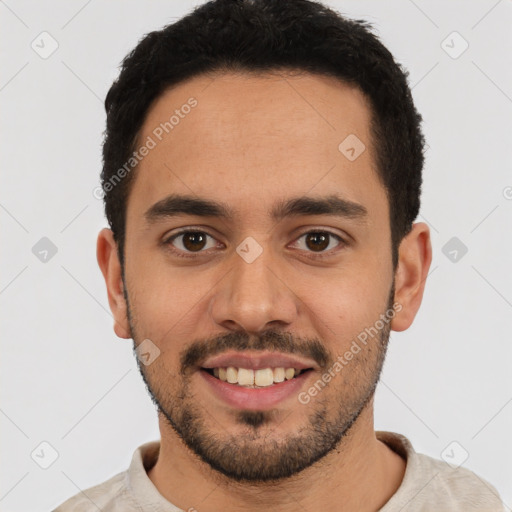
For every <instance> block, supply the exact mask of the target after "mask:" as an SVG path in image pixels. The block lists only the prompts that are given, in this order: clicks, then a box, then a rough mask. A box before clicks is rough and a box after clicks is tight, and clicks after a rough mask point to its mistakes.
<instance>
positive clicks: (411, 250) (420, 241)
mask: <svg viewBox="0 0 512 512" xmlns="http://www.w3.org/2000/svg"><path fill="white" fill-rule="evenodd" d="M431 262H432V246H431V242H430V230H429V227H428V226H427V224H425V223H424V222H418V223H415V224H413V227H412V229H411V231H410V232H409V233H408V234H407V235H406V236H405V237H404V239H403V240H402V242H401V244H400V248H399V256H398V266H397V270H396V273H395V299H394V302H395V303H397V304H399V305H400V306H399V308H400V311H399V313H398V314H397V315H396V316H395V317H394V318H393V320H392V322H391V329H393V330H394V331H405V330H406V329H408V328H409V327H410V325H411V324H412V322H413V320H414V317H415V316H416V313H417V312H418V309H419V307H420V305H421V300H422V298H423V291H424V289H425V282H426V278H427V275H428V270H429V268H430V264H431Z"/></svg>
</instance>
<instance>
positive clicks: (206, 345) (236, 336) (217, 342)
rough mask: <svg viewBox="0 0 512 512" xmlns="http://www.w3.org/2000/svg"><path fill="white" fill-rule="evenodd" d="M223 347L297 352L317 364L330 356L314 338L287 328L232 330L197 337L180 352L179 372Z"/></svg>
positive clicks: (188, 369) (196, 364) (323, 362)
mask: <svg viewBox="0 0 512 512" xmlns="http://www.w3.org/2000/svg"><path fill="white" fill-rule="evenodd" d="M227 350H237V351H240V352H241V351H243V350H260V351H264V350H267V351H270V352H283V353H285V354H295V355H301V356H304V357H307V358H310V359H312V360H313V361H315V362H316V363H317V364H318V366H320V368H324V367H327V366H328V363H329V361H331V360H332V358H331V356H330V355H329V353H328V352H327V350H326V349H325V347H324V346H323V344H322V343H321V342H320V341H319V340H317V339H308V338H303V337H300V336H296V335H292V334H291V333H288V332H277V331H265V332H264V333H262V334H261V335H259V336H256V337H254V336H250V335H249V334H248V333H245V332H233V333H228V334H223V335H220V336H215V337H212V338H209V339H207V340H198V341H195V342H193V343H192V344H191V345H190V346H188V347H187V348H185V349H184V350H183V351H182V352H181V354H180V367H181V374H182V375H185V374H186V373H188V372H189V371H190V370H195V369H196V368H197V367H198V366H201V363H202V362H203V361H205V360H206V358H208V357H211V356H214V355H217V354H222V353H224V352H226V351H227Z"/></svg>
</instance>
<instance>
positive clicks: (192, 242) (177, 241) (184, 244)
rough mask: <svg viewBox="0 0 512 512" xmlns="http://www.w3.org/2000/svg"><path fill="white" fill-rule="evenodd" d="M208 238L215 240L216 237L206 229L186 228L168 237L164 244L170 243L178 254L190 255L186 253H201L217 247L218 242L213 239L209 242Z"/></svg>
mask: <svg viewBox="0 0 512 512" xmlns="http://www.w3.org/2000/svg"><path fill="white" fill-rule="evenodd" d="M208 239H211V240H212V241H214V240H215V238H213V237H212V236H211V235H209V234H208V233H205V232H204V231H192V230H186V231H181V232H179V233H176V234H174V235H172V236H171V237H169V238H167V239H166V240H165V241H164V244H165V245H169V246H170V248H171V250H172V252H174V253H175V254H176V255H177V256H184V257H188V255H187V254H186V253H189V254H190V253H200V252H204V250H206V249H211V248H212V247H215V245H216V244H215V243H214V242H213V243H212V242H211V241H210V243H209V242H208ZM184 253H185V254H184Z"/></svg>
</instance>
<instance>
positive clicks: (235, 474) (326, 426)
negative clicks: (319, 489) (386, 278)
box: [124, 282, 394, 484]
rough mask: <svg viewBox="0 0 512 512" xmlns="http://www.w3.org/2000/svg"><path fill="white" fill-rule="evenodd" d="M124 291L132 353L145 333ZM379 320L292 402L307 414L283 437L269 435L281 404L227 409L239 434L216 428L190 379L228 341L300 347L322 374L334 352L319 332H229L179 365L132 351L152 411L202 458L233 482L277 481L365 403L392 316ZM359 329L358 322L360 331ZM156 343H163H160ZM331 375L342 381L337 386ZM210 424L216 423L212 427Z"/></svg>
mask: <svg viewBox="0 0 512 512" xmlns="http://www.w3.org/2000/svg"><path fill="white" fill-rule="evenodd" d="M124 290H126V286H125V287H124ZM125 299H126V303H127V306H128V307H127V310H128V319H129V323H130V328H131V336H132V338H133V340H134V344H133V350H134V354H135V355H136V352H135V350H136V347H137V345H138V344H139V343H140V342H141V341H142V340H143V339H144V338H143V337H138V336H137V329H136V327H137V326H136V325H134V323H133V318H134V317H133V314H132V312H131V311H130V306H129V302H128V296H127V293H126V292H125ZM393 299H394V282H393V286H392V288H391V293H390V294H389V298H388V305H387V308H388V309H387V311H389V310H390V309H391V308H392V304H393ZM135 313H136V312H135ZM383 323H384V327H383V328H382V329H380V330H379V332H378V334H377V335H376V337H375V338H373V339H372V340H371V341H370V342H369V343H368V345H366V347H364V348H362V350H361V351H360V352H358V353H357V355H355V356H354V358H353V359H352V360H351V361H350V362H348V363H347V365H346V366H345V367H344V368H343V370H342V371H341V373H340V374H339V375H336V376H335V377H334V378H333V379H332V380H331V382H330V383H329V384H327V385H326V387H325V388H324V389H322V390H320V392H319V393H318V395H316V396H315V397H314V398H312V399H311V401H310V402H309V403H308V405H307V406H306V405H298V406H297V407H301V408H302V409H303V411H304V414H305V415H306V420H305V421H304V422H303V424H302V425H301V426H300V427H299V428H298V429H295V430H294V431H293V432H289V433H288V434H287V435H286V436H285V437H284V438H283V437H282V436H281V437H278V436H273V435H272V434H273V433H274V432H275V431H276V430H277V428H278V427H279V425H280V424H281V423H282V422H283V421H285V420H286V417H285V418H282V414H283V411H279V410H277V409H276V410H274V409H273V410H266V411H254V410H238V411H232V417H233V419H234V422H235V423H236V424H237V426H239V428H238V429H237V434H236V435H235V434H233V433H229V432H228V431H227V430H224V431H223V432H222V431H221V432H219V429H221V427H220V426H219V424H218V422H217V421H216V419H215V417H214V416H212V415H211V414H210V413H209V412H208V411H206V410H205V408H203V407H202V405H201V400H200V398H199V397H197V396H195V395H194V393H193V391H192V390H191V383H190V379H191V377H192V375H193V373H194V371H195V370H196V369H197V363H198V362H200V361H202V360H204V358H205V357H207V356H210V355H214V354H220V353H222V352H225V351H226V350H228V349H235V350H240V351H242V350H247V349H252V350H269V351H280V352H284V353H291V354H299V355H303V356H306V357H309V358H311V359H313V360H314V361H315V362H316V363H317V364H318V366H319V367H320V369H321V370H320V374H319V376H318V378H319V379H321V376H322V374H323V373H324V372H326V371H328V370H329V369H331V368H332V366H333V364H334V361H335V357H334V356H333V355H331V354H330V353H329V352H328V351H327V350H326V349H325V347H324V345H323V344H322V343H321V342H320V341H319V340H315V339H303V338H300V337H298V336H296V335H292V334H290V333H283V332H277V331H265V332H263V333H261V335H260V336H259V337H257V338H251V337H250V336H249V335H248V334H246V333H244V332H233V333H228V334H226V335H222V336H218V337H215V338H211V339H209V340H199V341H196V342H193V343H192V344H190V345H189V346H187V347H186V348H185V349H184V350H183V351H182V352H181V354H180V370H179V372H177V371H176V369H174V368H173V369H169V368H166V367H165V362H164V359H165V356H164V357H159V358H157V359H156V360H155V361H154V362H153V363H152V364H151V365H150V366H147V367H146V366H144V365H143V364H141V361H140V360H139V357H137V356H136V360H137V365H138V368H139V371H140V374H141V376H142V379H143V381H144V383H145V385H146V388H147V390H148V392H149V394H150V397H151V399H152V401H153V403H154V404H155V405H156V407H157V408H158V411H159V412H160V414H161V415H162V416H163V417H164V418H165V420H166V422H167V423H168V425H169V426H170V428H172V429H173V430H174V432H175V433H176V434H177V435H178V436H179V438H181V440H182V441H183V443H184V444H185V446H186V447H187V448H188V449H189V450H191V451H192V452H193V453H194V454H195V455H196V456H198V457H199V459H200V460H201V461H203V462H204V463H206V464H207V465H208V466H209V467H210V468H212V469H213V470H215V471H217V472H219V473H221V474H222V475H224V476H225V477H228V478H229V479H231V480H234V481H237V482H245V483H253V484H256V483H263V482H276V481H279V480H282V479H285V478H289V477H291V476H293V475H296V474H298V473H300V472H301V471H303V470H304V469H306V468H308V467H310V466H312V465H313V464H314V463H315V462H317V461H319V460H320V459H322V458H323V457H325V456H326V455H327V454H329V453H330V452H331V451H333V450H335V449H336V448H337V447H338V445H339V444H340V442H341V441H342V439H343V438H344V437H345V436H346V435H347V433H348V432H349V430H350V428H351V427H352V426H353V425H354V423H355V422H356V420H357V419H358V418H359V416H360V414H361V412H362V411H363V410H364V409H365V407H367V406H368V404H369V402H370V401H371V399H372V398H373V396H374V393H375V389H376V387H377V384H378V382H379V379H380V374H381V371H382V367H383V364H384V360H385V356H386V352H387V345H388V341H389V334H390V330H391V327H390V322H383ZM363 330H364V327H363V329H361V332H362V331H363ZM159 346H160V349H162V348H163V347H164V346H165V343H160V344H159ZM162 356H163V351H162ZM337 383H338V384H341V387H340V386H339V385H338V387H335V386H336V384H337ZM298 403H299V402H298ZM292 412H293V411H292ZM289 414H291V412H290V413H289ZM215 426H217V427H218V429H217V431H216V430H215V429H214V428H212V427H215ZM221 430H222V429H221Z"/></svg>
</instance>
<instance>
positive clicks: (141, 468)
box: [53, 431, 505, 512]
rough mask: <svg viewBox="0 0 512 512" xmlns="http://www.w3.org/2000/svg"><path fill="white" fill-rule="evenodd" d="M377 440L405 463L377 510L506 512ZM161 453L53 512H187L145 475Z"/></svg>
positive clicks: (402, 445) (435, 466)
mask: <svg viewBox="0 0 512 512" xmlns="http://www.w3.org/2000/svg"><path fill="white" fill-rule="evenodd" d="M376 436H377V439H379V440H380V441H382V442H384V443H386V445H388V446H389V447H390V448H391V449H392V450H393V451H395V452H396V453H398V454H399V455H400V456H402V457H403V458H404V459H405V460H406V461H407V466H406V469H405V475H404V478H403V480H402V483H401V484H400V487H399V488H398V490H397V491H396V493H395V494H394V495H393V496H392V497H391V498H390V499H389V501H388V502H387V503H386V504H385V505H384V506H383V507H382V508H381V509H380V510H379V511H378V512H399V511H402V512H473V511H474V512H476V511H479V512H504V510H505V508H504V506H503V502H502V501H501V499H500V497H499V494H498V492H497V491H496V489H495V488H494V487H493V486H492V485H491V484H489V483H488V482H487V481H486V480H484V479H482V478H480V477H479V476H477V475H476V474H475V473H473V472H472V471H469V470H468V469H466V468H463V467H458V468H452V467H451V466H450V465H448V464H447V463H446V462H443V461H442V460H437V459H433V458H431V457H429V456H427V455H424V454H421V453H417V452H416V451H415V450H414V448H413V447H412V445H411V443H410V441H409V440H408V439H407V438H406V437H405V436H403V435H401V434H395V433H393V432H384V431H377V432H376ZM159 449H160V442H159V441H152V442H149V443H146V444H143V445H142V446H139V447H138V448H137V449H136V450H135V452H134V454H133V457H132V461H131V464H130V467H129V468H128V470H126V471H123V472H121V473H118V474H117V475H115V476H113V477H112V478H110V479H109V480H107V481H105V482H103V483H102V484H99V485H96V486H94V487H91V488H89V489H86V490H84V491H82V492H80V493H78V494H77V495H75V496H73V497H71V498H69V499H68V500H67V501H65V502H64V503H62V504H61V505H60V506H58V507H57V508H56V509H54V510H53V512H97V511H98V510H101V511H102V512H141V511H143V512H183V511H182V509H180V508H178V507H176V506H175V505H173V504H172V503H170V502H169V501H167V500H166V499H165V498H164V497H163V496H162V495H161V494H160V493H159V492H158V490H157V488H156V487H155V486H154V485H153V482H152V481H151V480H150V479H149V477H148V475H147V471H149V469H151V468H152V467H153V465H154V464H155V463H156V460H157V458H158V452H159Z"/></svg>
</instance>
